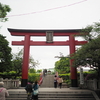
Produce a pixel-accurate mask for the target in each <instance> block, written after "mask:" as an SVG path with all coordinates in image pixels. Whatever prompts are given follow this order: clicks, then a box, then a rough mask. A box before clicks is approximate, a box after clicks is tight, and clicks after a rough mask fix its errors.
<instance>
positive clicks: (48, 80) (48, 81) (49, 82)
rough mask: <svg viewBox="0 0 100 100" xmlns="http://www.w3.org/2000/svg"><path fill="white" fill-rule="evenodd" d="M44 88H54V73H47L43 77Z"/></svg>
mask: <svg viewBox="0 0 100 100" xmlns="http://www.w3.org/2000/svg"><path fill="white" fill-rule="evenodd" d="M40 87H42V88H44V87H45V88H46V87H48V88H52V87H54V75H46V76H45V77H44V78H43V83H42V84H41V86H40Z"/></svg>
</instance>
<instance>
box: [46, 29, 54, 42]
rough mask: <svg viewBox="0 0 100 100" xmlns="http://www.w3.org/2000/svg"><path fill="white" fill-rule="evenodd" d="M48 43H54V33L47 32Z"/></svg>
mask: <svg viewBox="0 0 100 100" xmlns="http://www.w3.org/2000/svg"><path fill="white" fill-rule="evenodd" d="M46 42H48V43H51V42H53V31H47V32H46Z"/></svg>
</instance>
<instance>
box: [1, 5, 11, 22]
mask: <svg viewBox="0 0 100 100" xmlns="http://www.w3.org/2000/svg"><path fill="white" fill-rule="evenodd" d="M10 11H11V8H10V7H9V5H4V4H1V3H0V21H1V22H5V21H7V20H8V18H6V15H7V12H10Z"/></svg>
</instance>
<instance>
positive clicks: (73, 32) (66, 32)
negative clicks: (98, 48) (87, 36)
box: [8, 29, 87, 87]
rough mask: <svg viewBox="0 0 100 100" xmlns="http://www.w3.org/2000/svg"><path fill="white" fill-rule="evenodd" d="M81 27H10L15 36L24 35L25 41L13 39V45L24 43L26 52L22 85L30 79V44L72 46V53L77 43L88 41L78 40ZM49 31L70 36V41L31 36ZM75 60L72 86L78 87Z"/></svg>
mask: <svg viewBox="0 0 100 100" xmlns="http://www.w3.org/2000/svg"><path fill="white" fill-rule="evenodd" d="M80 30H81V29H75V30H25V29H8V31H9V32H10V33H11V35H15V36H24V37H25V39H24V40H23V41H12V45H23V46H24V54H23V65H22V82H21V86H22V87H25V86H26V84H27V80H28V67H29V50H30V46H66V45H68V46H69V48H70V54H73V53H74V52H75V46H76V45H83V44H85V43H87V41H76V40H75V38H74V35H76V34H79V32H80ZM47 32H48V33H49V34H48V36H49V37H50V34H51V33H52V34H51V35H52V36H69V40H68V41H52V42H50V41H51V40H52V38H50V41H48V42H47V41H32V40H30V36H46V33H47ZM72 64H73V60H70V72H71V87H77V70H76V68H75V67H72Z"/></svg>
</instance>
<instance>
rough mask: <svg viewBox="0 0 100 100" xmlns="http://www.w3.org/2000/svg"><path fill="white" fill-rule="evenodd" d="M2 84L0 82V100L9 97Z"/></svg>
mask: <svg viewBox="0 0 100 100" xmlns="http://www.w3.org/2000/svg"><path fill="white" fill-rule="evenodd" d="M3 86H4V83H3V82H0V100H6V97H7V96H9V93H8V91H7V89H6V88H4V87H3Z"/></svg>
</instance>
